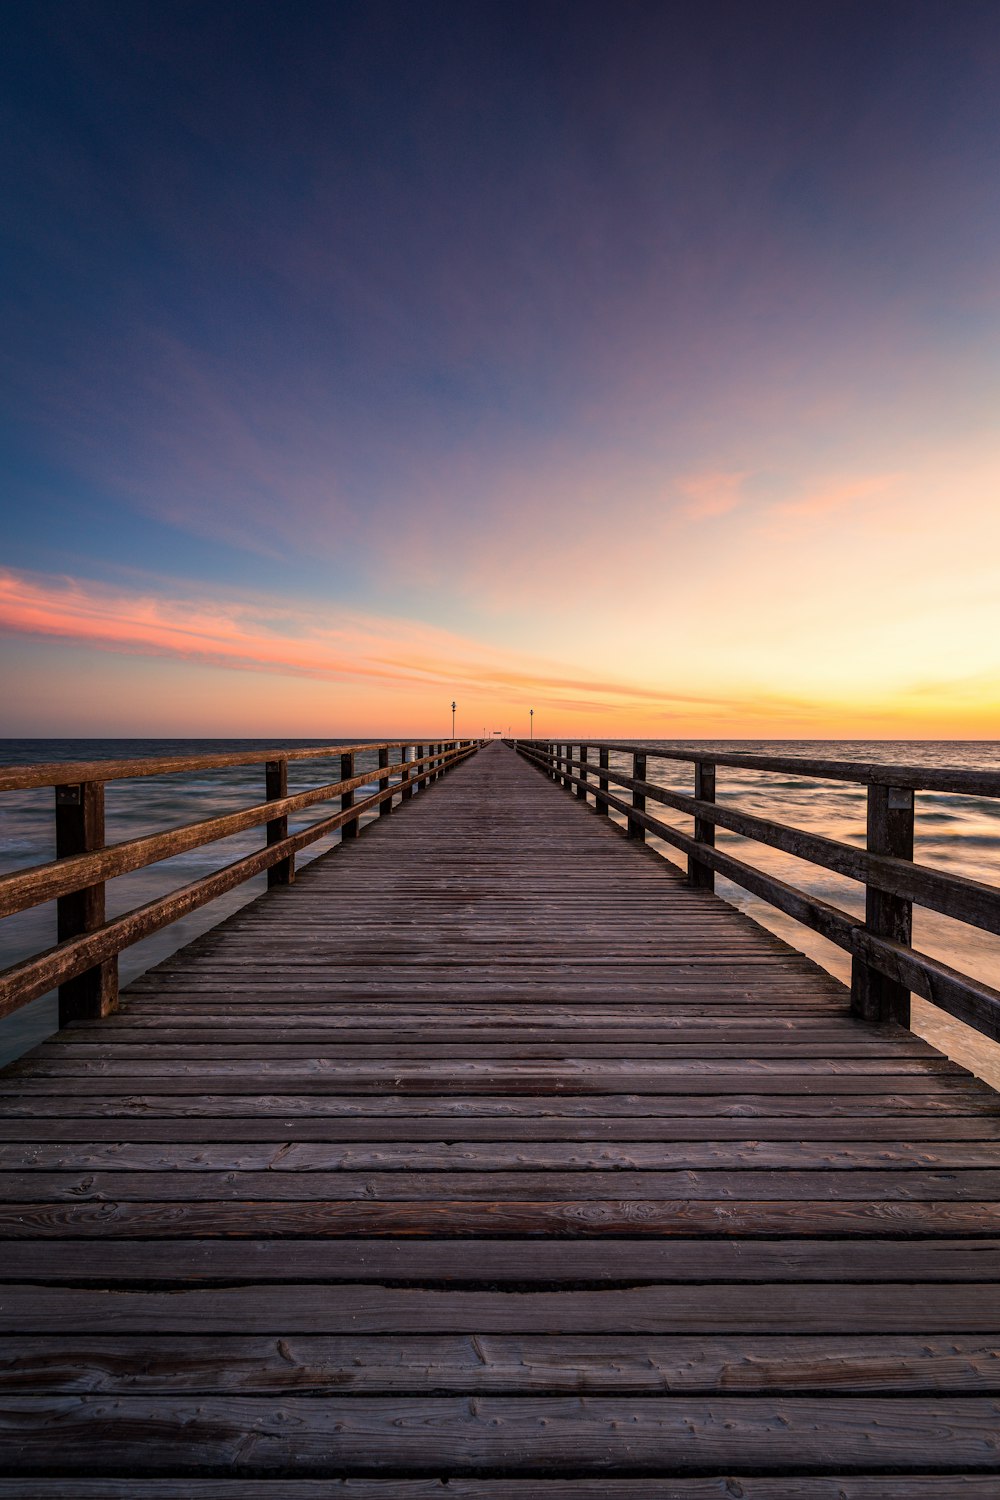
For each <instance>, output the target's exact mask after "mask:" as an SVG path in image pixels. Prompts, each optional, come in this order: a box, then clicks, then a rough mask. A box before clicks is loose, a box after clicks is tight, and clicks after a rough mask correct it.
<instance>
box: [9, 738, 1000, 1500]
mask: <svg viewBox="0 0 1000 1500" xmlns="http://www.w3.org/2000/svg"><path fill="white" fill-rule="evenodd" d="M126 1000H127V1005H126V1008H125V1009H124V1011H123V1012H122V1014H121V1015H119V1016H117V1017H115V1018H113V1019H111V1020H108V1021H104V1022H100V1023H86V1024H81V1025H79V1026H77V1027H76V1028H74V1029H73V1030H72V1031H69V1032H65V1033H63V1034H61V1035H59V1036H58V1037H57V1038H55V1039H53V1040H52V1041H50V1042H49V1043H47V1044H46V1045H45V1046H43V1047H41V1048H39V1049H38V1050H37V1051H36V1052H35V1053H33V1054H32V1055H31V1056H30V1058H28V1059H26V1060H25V1061H23V1062H22V1063H21V1064H19V1065H17V1066H15V1067H13V1068H11V1069H9V1070H8V1071H7V1072H6V1073H5V1074H4V1075H2V1078H0V1115H2V1121H0V1237H2V1238H3V1240H4V1243H3V1245H2V1246H0V1255H2V1261H3V1273H2V1274H3V1285H2V1295H0V1323H2V1334H3V1339H2V1355H0V1385H2V1398H0V1471H2V1472H3V1473H5V1474H7V1475H9V1476H14V1477H8V1478H5V1479H0V1500H9V1497H13V1496H18V1497H22V1500H23V1497H26V1496H34V1497H42V1496H57V1495H58V1496H92V1497H96V1496H102V1497H107V1496H114V1495H123V1496H124V1495H128V1496H130V1497H131V1496H136V1497H146V1496H154V1495H155V1496H160V1497H164V1500H165V1497H167V1496H170V1497H186V1496H190V1497H194V1496H199V1497H200V1496H213V1497H216V1500H222V1497H231V1500H235V1497H237V1496H238V1497H239V1500H246V1497H250V1500H253V1497H262V1500H263V1497H267V1500H272V1497H274V1500H277V1497H279V1496H280V1497H291V1500H296V1497H298V1500H319V1497H321V1496H323V1497H326V1496H330V1495H333V1494H338V1495H339V1494H341V1493H347V1494H352V1495H353V1494H358V1495H361V1496H367V1497H370V1500H387V1497H390V1496H392V1497H397V1496H398V1497H403V1500H416V1497H421V1500H423V1497H429V1496H440V1497H441V1500H446V1497H450V1500H455V1497H461V1500H470V1497H475V1500H513V1497H519V1500H527V1497H530V1496H550V1497H551V1496H563V1497H566V1500H569V1497H575V1496H578V1495H581V1496H590V1497H603V1496H607V1497H614V1500H653V1497H656V1500H671V1497H676V1500H709V1497H717V1496H723V1497H729V1496H744V1497H747V1500H821V1497H822V1500H833V1497H846V1500H876V1497H879V1500H887V1497H890V1500H903V1497H906V1500H930V1497H935V1500H937V1497H942V1496H950V1495H952V1494H954V1495H957V1496H963V1497H967V1500H973V1497H974V1500H987V1497H990V1500H996V1496H997V1495H998V1494H1000V1448H998V1437H997V1433H998V1428H1000V1403H998V1399H997V1397H998V1393H1000V1354H998V1334H997V1330H1000V1286H998V1284H997V1283H998V1280H1000V1254H998V1250H1000V1205H998V1198H1000V1192H998V1189H1000V1172H998V1170H997V1168H998V1163H1000V1158H998V1140H1000V1113H998V1108H997V1106H998V1102H1000V1101H998V1097H997V1095H996V1094H994V1093H993V1092H992V1091H990V1090H989V1089H988V1088H986V1087H985V1086H984V1085H982V1084H980V1083H978V1082H977V1081H976V1080H975V1079H973V1078H972V1077H971V1076H970V1075H969V1074H967V1073H966V1072H964V1071H963V1070H962V1069H960V1068H958V1067H957V1066H955V1065H954V1064H952V1063H950V1062H948V1061H947V1060H946V1059H944V1058H943V1057H941V1056H940V1055H939V1054H938V1053H936V1052H935V1051H934V1050H933V1049H932V1048H930V1047H929V1046H927V1045H926V1044H925V1043H924V1042H922V1041H920V1040H919V1039H917V1038H916V1037H913V1036H910V1035H907V1034H904V1033H900V1032H895V1033H890V1034H886V1033H879V1032H877V1031H874V1030H872V1029H870V1028H867V1027H865V1026H863V1025H862V1024H860V1023H859V1022H856V1021H854V1020H852V1019H851V1018H850V1016H849V1015H848V1013H847V1008H846V993H845V991H844V990H843V989H842V988H841V986H839V985H838V984H837V983H836V982H835V981H834V980H832V979H831V978H829V977H827V976H826V975H825V974H823V973H822V972H821V971H820V970H819V969H817V968H816V967H815V966H814V965H813V964H811V963H810V962H809V961H808V960H807V959H805V958H804V957H802V956H801V955H800V954H798V953H796V952H795V951H794V950H792V949H790V948H788V947H787V946H785V945H784V944H783V943H782V942H780V941H779V940H778V939H777V938H775V937H772V936H771V935H770V934H769V933H767V932H766V931H764V930H763V929H762V928H760V927H758V926H757V925H756V924H754V923H753V922H751V921H750V920H748V919H747V918H745V917H743V916H741V915H740V914H739V913H737V912H736V911H735V910H733V909H732V908H731V907H729V906H727V905H726V904H725V903H723V902H722V901H721V900H719V899H718V898H716V897H715V896H713V895H711V894H708V893H705V892H700V891H695V890H692V889H689V888H688V887H687V886H686V885H685V884H684V883H683V881H682V880H681V879H680V878H679V877H676V876H675V875H673V874H671V873H670V868H669V867H668V866H666V865H665V864H664V863H663V862H662V861H661V860H660V859H659V858H658V857H657V856H655V855H653V854H652V853H651V852H650V851H648V850H646V849H644V848H642V847H641V846H639V845H637V844H635V843H630V842H629V841H627V840H625V839H624V838H623V837H622V836H621V834H620V833H618V832H617V830H615V829H614V828H613V827H611V826H609V824H608V822H607V821H606V820H605V819H602V818H601V817H599V816H598V815H597V814H596V813H594V812H592V811H588V812H585V811H584V810H583V809H582V807H581V806H580V804H579V802H578V801H576V800H575V799H572V798H571V797H569V796H567V795H566V794H565V793H564V792H562V791H561V790H560V789H558V788H557V787H555V786H554V785H553V784H552V783H551V782H550V781H548V780H546V779H545V778H544V777H543V776H541V775H540V774H539V773H538V772H536V771H534V770H533V769H531V768H530V767H529V766H528V765H526V764H525V763H524V762H523V761H521V760H519V759H518V758H517V757H516V756H515V755H514V754H513V753H511V752H510V751H509V750H507V749H506V748H504V747H502V746H500V745H493V746H490V747H488V748H487V749H486V750H485V751H483V752H482V753H481V754H479V755H478V756H476V757H475V758H474V759H473V760H471V761H469V762H467V763H466V764H464V765H462V766H460V767H459V768H458V769H456V770H455V771H454V772H452V773H451V775H450V776H449V777H448V778H447V779H446V780H445V781H443V782H442V783H440V784H438V785H435V786H434V787H432V788H430V790H429V791H428V792H427V793H426V794H422V795H420V796H418V797H416V798H415V799H414V800H413V801H412V802H410V803H409V804H406V805H405V806H403V807H402V808H400V809H397V811H396V812H395V813H394V814H393V816H392V817H391V818H388V819H382V820H381V821H380V823H379V825H378V826H377V827H374V828H372V829H371V831H370V832H368V833H366V834H365V836H364V838H362V839H361V840H359V841H357V842H356V843H353V844H349V845H346V846H344V848H343V849H342V850H341V851H339V852H337V853H335V854H334V855H332V856H328V857H326V858H324V859H321V860H320V861H318V862H317V863H316V864H315V865H313V866H312V867H310V868H309V869H308V870H306V872H305V873H304V874H303V875H302V876H301V878H300V880H299V881H298V883H297V885H296V886H294V887H293V888H291V889H286V890H278V891H274V892H272V893H270V894H269V895H268V896H266V897H264V898H262V899H261V900H260V901H258V902H256V903H255V904H254V905H252V906H250V907H248V908H246V909H245V910H244V911H242V912H240V913H239V914H238V915H236V916H235V917H233V918H231V919H230V920H229V921H227V922H225V923H224V924H223V925H222V926H220V927H218V928H216V929H215V930H214V931H213V932H211V933H210V934H208V935H207V936H206V937H205V938H203V939H201V940H200V941H199V942H197V943H196V944H194V945H193V946H192V947H190V948H188V949H186V950H184V951H183V952H181V953H179V954H177V955H176V956H175V957H174V958H172V959H171V960H169V961H168V962H167V963H165V964H163V965H161V966H160V967H159V968H158V969H156V970H154V971H152V972H150V973H149V974H147V975H146V976H144V978H143V979H141V980H140V981H138V982H137V983H135V984H133V985H132V986H131V988H130V990H129V992H128V994H127V997H126ZM17 1476H24V1477H17ZM69 1476H72V1477H69ZM893 1476H895V1477H893ZM443 1479H447V1480H448V1483H447V1486H445V1485H443V1484H442V1480H443ZM335 1481H342V1482H335Z"/></svg>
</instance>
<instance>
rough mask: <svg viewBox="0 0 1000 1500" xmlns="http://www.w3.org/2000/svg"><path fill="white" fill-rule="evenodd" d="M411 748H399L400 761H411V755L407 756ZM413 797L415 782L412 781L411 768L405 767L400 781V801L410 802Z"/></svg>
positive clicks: (402, 746) (403, 746) (404, 746)
mask: <svg viewBox="0 0 1000 1500" xmlns="http://www.w3.org/2000/svg"><path fill="white" fill-rule="evenodd" d="M409 748H410V747H409V745H400V747H399V758H400V760H403V761H405V760H409V755H408V754H407V751H408V750H409ZM412 796H413V782H412V781H411V780H410V768H409V766H405V767H404V768H403V771H402V774H401V776H400V779H399V800H400V802H409V800H410V798H411V797H412Z"/></svg>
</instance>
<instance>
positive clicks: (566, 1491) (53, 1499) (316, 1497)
mask: <svg viewBox="0 0 1000 1500" xmlns="http://www.w3.org/2000/svg"><path fill="white" fill-rule="evenodd" d="M335 1482H336V1484H337V1487H338V1488H337V1493H338V1494H339V1493H341V1492H342V1491H343V1492H344V1493H347V1494H350V1495H358V1496H361V1497H362V1500H365V1497H367V1500H441V1488H442V1481H441V1480H440V1479H437V1478H430V1479H395V1478H394V1479H357V1478H353V1479H345V1480H337V1481H335ZM721 1483H722V1484H723V1486H724V1488H723V1489H722V1490H720V1488H719V1485H720V1480H718V1479H698V1478H692V1477H690V1476H688V1477H678V1476H675V1475H671V1477H670V1488H669V1491H665V1490H664V1481H663V1480H662V1479H619V1478H610V1477H608V1476H607V1475H604V1476H602V1477H601V1478H600V1479H572V1480H560V1479H554V1480H550V1481H547V1482H546V1487H545V1491H544V1493H546V1494H548V1493H551V1494H552V1495H553V1496H557V1497H558V1496H562V1497H563V1500H570V1497H575V1496H577V1495H583V1496H591V1497H599V1500H666V1497H667V1496H668V1495H669V1500H719V1497H720V1495H722V1496H723V1497H724V1500H728V1497H729V1496H737V1495H738V1496H742V1497H743V1500H945V1495H946V1493H947V1495H949V1496H950V1495H953V1494H954V1495H956V1496H957V1497H959V1500H996V1480H995V1478H992V1477H990V1476H988V1475H987V1476H983V1475H976V1474H949V1475H948V1476H947V1481H945V1480H944V1479H943V1478H942V1476H941V1475H940V1474H928V1475H919V1474H907V1475H905V1476H902V1477H900V1476H896V1477H893V1476H892V1475H891V1474H882V1475H865V1474H839V1475H820V1476H816V1475H808V1474H797V1475H795V1476H794V1477H793V1478H791V1479H787V1478H781V1477H775V1476H774V1475H768V1476H767V1477H766V1478H758V1477H754V1476H748V1475H746V1474H739V1475H732V1476H728V1477H726V1478H725V1479H724V1480H722V1481H721ZM945 1484H947V1491H946V1489H945ZM66 1493H67V1490H66V1481H65V1479H44V1478H41V1479H37V1478H36V1479H26V1480H25V1479H3V1478H0V1500H63V1497H64V1496H65V1495H66ZM72 1493H73V1494H74V1495H75V1496H79V1497H80V1500H117V1497H123V1500H132V1497H133V1496H134V1497H135V1500H205V1497H210V1500H285V1497H286V1496H287V1497H289V1500H330V1494H331V1490H330V1481H329V1480H326V1479H320V1480H312V1479H276V1480H270V1479H237V1480H228V1479H191V1478H174V1479H137V1478H129V1479H125V1480H122V1479H96V1480H95V1479H87V1478H85V1477H84V1478H81V1477H74V1480H73V1491H72ZM541 1493H543V1492H542V1491H540V1490H539V1487H538V1481H537V1480H535V1479H511V1478H506V1479H489V1478H486V1479H478V1478H476V1479H465V1478H449V1480H448V1494H449V1497H450V1500H538V1497H539V1495H540V1494H541Z"/></svg>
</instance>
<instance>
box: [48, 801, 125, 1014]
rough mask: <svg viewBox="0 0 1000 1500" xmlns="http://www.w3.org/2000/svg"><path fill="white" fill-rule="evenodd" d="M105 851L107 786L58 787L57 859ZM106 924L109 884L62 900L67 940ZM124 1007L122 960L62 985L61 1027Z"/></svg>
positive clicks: (59, 914) (60, 920)
mask: <svg viewBox="0 0 1000 1500" xmlns="http://www.w3.org/2000/svg"><path fill="white" fill-rule="evenodd" d="M103 848H104V782H103V781H83V782H77V783H76V784H74V785H71V786H57V787H56V858H57V859H65V858H67V857H68V856H69V855H71V854H92V853H93V852H94V850H96V849H103ZM103 924H104V882H103V881H101V882H100V883H99V884H98V885H90V886H87V887H86V889H84V890H82V891H73V892H72V893H71V894H70V895H67V896H60V897H59V899H58V901H57V902H56V933H57V937H58V940H59V942H60V943H62V942H65V940H66V939H67V938H74V937H80V936H81V935H82V934H83V933H85V932H96V930H97V928H98V927H101V926H103ZM117 1009H118V958H117V955H116V956H115V957H114V958H108V959H105V961H104V962H103V963H100V964H95V966H94V968H92V969H87V970H85V972H84V973H83V974H78V975H77V976H76V978H75V979H68V980H67V981H66V983H65V984H61V985H60V986H59V1025H60V1026H67V1025H68V1024H69V1023H70V1021H87V1020H96V1019H98V1018H99V1017H100V1016H107V1015H110V1014H111V1012H112V1011H113V1010H117Z"/></svg>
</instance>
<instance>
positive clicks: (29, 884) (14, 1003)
mask: <svg viewBox="0 0 1000 1500" xmlns="http://www.w3.org/2000/svg"><path fill="white" fill-rule="evenodd" d="M480 744H481V742H480V741H479V740H439V741H423V742H420V743H416V744H414V742H413V741H412V740H407V741H405V742H401V741H399V740H387V741H381V742H376V743H374V744H355V745H333V746H324V747H322V748H310V749H305V750H303V749H299V748H289V749H280V748H279V749H272V750H263V751H255V752H252V753H247V752H241V753H239V754H237V755H228V754H226V755H193V756H156V757H149V758H145V759H132V760H115V761H57V762H52V763H49V764H47V765H38V766H13V767H8V768H6V770H5V771H4V772H3V773H2V775H0V790H7V791H13V790H26V789H38V788H44V787H54V789H55V822H56V855H57V857H56V858H55V859H54V860H49V861H47V862H46V863H44V864H40V865H35V866H32V867H30V868H27V869H23V870H16V871H14V872H13V873H11V874H9V875H5V876H2V877H0V917H5V916H11V915H14V914H16V913H18V912H21V911H25V910H27V909H28V908H30V907H32V906H37V905H39V904H40V903H42V902H46V901H52V900H55V901H56V903H57V906H56V913H57V939H58V941H57V942H56V944H55V945H54V946H53V947H50V948H47V949H45V950H44V951H43V952H41V953H37V954H35V955H33V956H32V957H30V958H28V959H25V960H23V961H21V962H19V963H16V964H14V965H12V966H11V967H10V968H8V969H6V970H4V971H3V972H2V973H0V1016H5V1015H9V1014H11V1013H12V1012H13V1011H15V1010H17V1009H19V1008H20V1007H21V1006H22V1005H26V1004H28V1003H29V1001H31V1000H35V999H37V998H38V997H39V996H41V995H44V994H47V993H48V992H49V991H50V990H52V989H54V988H56V987H58V989H59V1022H60V1025H65V1024H67V1023H68V1022H69V1021H71V1020H76V1019H84V1018H92V1017H95V1016H102V1015H107V1014H109V1013H110V1012H111V1011H112V1010H114V1009H115V1008H116V1006H117V1003H118V955H119V953H121V951H122V950H123V949H125V948H127V947H130V946H131V945H132V944H133V943H137V942H139V941H141V939H143V938H145V937H149V936H151V935H152V933H154V932H158V931H159V930H160V929H162V928H163V927H166V926H168V925H169V924H170V923H171V922H175V921H177V920H178V919H179V918H180V917H183V916H187V915H188V914H189V913H190V912H192V911H196V910H197V909H198V908H199V907H201V906H205V905H207V903H208V902H210V901H214V900H216V899H217V898H218V897H219V896H221V895H224V894H225V893H226V892H227V891H231V890H233V889H235V887H236V886H238V885H241V884H242V883H243V882H244V881H246V880H249V879H251V878H252V877H253V876H255V875H260V874H263V873H265V872H266V873H267V877H268V884H269V885H270V886H277V885H289V884H291V883H292V882H293V881H294V878H295V855H296V854H298V853H299V852H300V851H301V850H302V849H305V848H307V847H308V846H309V845H310V844H313V843H315V842H316V841H317V840H319V839H321V838H324V837H326V836H327V835H329V834H331V833H334V832H336V831H337V830H338V829H339V830H340V831H341V837H342V838H343V839H344V840H348V839H351V838H356V837H357V835H358V832H359V831H360V827H361V819H362V817H363V816H364V815H365V814H366V813H369V812H373V811H377V812H378V813H379V814H380V815H381V816H384V815H386V814H388V813H390V812H391V811H392V810H393V801H394V800H395V799H398V800H399V801H400V802H405V801H408V800H409V799H410V798H411V797H412V796H413V793H414V791H424V790H426V788H427V787H428V786H429V785H430V784H431V782H433V781H436V780H437V779H438V778H440V777H441V776H443V775H444V773H445V772H446V771H447V770H449V769H451V767H453V766H455V765H457V764H458V763H459V762H460V761H463V760H465V759H467V758H468V757H469V756H470V755H473V754H474V753H475V752H476V751H477V750H478V749H479V748H480ZM411 745H412V746H413V747H414V749H415V752H416V753H415V754H414V755H413V756H412V757H409V756H408V755H407V751H408V750H409V748H410V747H411ZM391 751H396V752H397V756H396V758H393V759H390V752H391ZM373 752H374V753H375V754H376V756H377V760H378V764H377V766H374V767H372V768H371V769H369V770H366V771H363V772H358V771H357V766H356V758H357V756H358V755H360V754H367V755H371V754H372V753H373ZM335 758H339V760H340V777H339V779H338V780H336V781H331V782H325V783H324V784H322V785H321V786H317V787H310V788H309V789H308V790H307V791H303V792H295V793H293V794H292V795H291V796H289V794H288V762H289V761H292V760H310V759H326V760H329V759H335ZM258 764H263V766H264V767H265V800H264V801H263V802H257V803H254V804H253V805H251V806H249V807H246V808H242V809H240V810H239V811H237V812H231V813H224V814H221V815H219V816H216V817H211V818H202V819H200V820H198V821H196V822H193V823H187V824H183V825H181V826H180V827H177V828H170V829H167V830H165V831H164V832H162V833H153V834H148V835H145V836H143V837H141V838H134V839H126V840H123V841H122V842H120V843H117V844H106V843H105V837H104V790H105V785H106V784H107V783H108V782H110V781H118V780H127V779H130V778H135V777H141V776H157V775H173V774H176V773H181V772H187V771H205V770H216V769H224V768H228V767H234V766H249V765H258ZM373 783H374V784H377V786H378V791H376V792H373V793H371V794H370V795H368V796H367V797H364V798H363V799H362V800H361V801H356V800H355V794H356V793H357V792H358V791H359V790H360V789H361V788H363V787H365V786H370V785H372V784H373ZM333 798H339V799H340V807H339V810H338V811H337V812H335V813H333V814H330V815H328V816H326V817H321V818H319V819H318V820H316V821H315V822H312V823H309V824H308V825H307V826H306V827H305V828H302V829H299V830H298V831H297V832H295V833H292V834H289V832H288V818H289V816H290V815H292V814H295V813H299V812H303V811H305V810H306V809H307V808H310V807H313V806H315V805H317V804H319V803H322V802H329V801H331V800H332V799H333ZM262 825H263V826H264V828H265V837H266V843H265V844H264V845H263V847H261V848H260V849H257V850H255V851H253V852H252V853H250V854H248V855H245V856H243V857H242V858H240V859H237V860H234V861H232V862H231V863H229V864H227V865H225V866H223V867H222V868H221V869H219V870H215V871H213V872H212V873H211V874H208V875H205V876H202V877H201V878H199V879H198V880H195V881H192V882H191V883H190V884H188V885H186V886H182V887H180V888H178V889H176V890H173V891H171V892H169V893H168V894H167V895H165V896H160V897H158V898H157V899H155V900H153V901H149V902H147V903H146V904H144V905H142V906H138V907H135V908H133V909H132V910H131V911H128V912H126V913H124V914H123V915H122V916H119V917H116V918H114V919H113V920H110V921H108V920H106V919H105V886H106V882H107V881H108V880H111V879H114V878H115V877H116V876H119V875H125V874H130V873H132V872H133V871H135V870H141V869H145V868H146V867H148V866H150V865H153V864H156V863H158V862H159V861H160V860H164V859H169V858H171V857H172V856H174V855H177V854H183V853H187V852H188V851H190V850H192V849H197V848H201V847H203V846H205V845H208V844H212V843H216V842H218V841H219V840H220V839H226V838H230V837H232V836H233V834H236V833H243V832H245V831H246V830H248V829H251V828H255V827H261V826H262Z"/></svg>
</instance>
